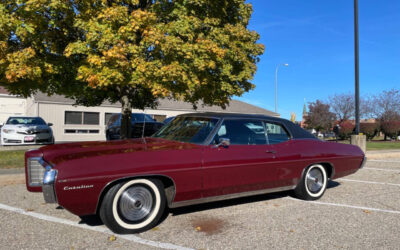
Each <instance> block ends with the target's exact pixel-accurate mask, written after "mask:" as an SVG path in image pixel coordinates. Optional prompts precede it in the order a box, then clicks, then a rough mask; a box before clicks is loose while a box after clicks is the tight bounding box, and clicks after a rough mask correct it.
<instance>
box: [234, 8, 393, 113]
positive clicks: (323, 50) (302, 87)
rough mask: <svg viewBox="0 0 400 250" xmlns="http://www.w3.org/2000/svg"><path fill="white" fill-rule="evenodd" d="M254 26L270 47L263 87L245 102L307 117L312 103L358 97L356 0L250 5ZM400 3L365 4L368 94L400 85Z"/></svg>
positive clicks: (260, 79) (362, 22)
mask: <svg viewBox="0 0 400 250" xmlns="http://www.w3.org/2000/svg"><path fill="white" fill-rule="evenodd" d="M248 2H250V3H251V4H252V5H253V10H254V11H253V15H252V19H251V22H250V26H249V29H251V30H255V31H257V32H258V33H259V34H260V36H261V39H260V41H259V42H260V43H262V44H264V45H265V47H266V49H265V53H264V55H263V56H262V57H261V60H260V62H259V63H258V71H257V73H256V75H255V78H254V80H253V83H254V84H255V85H256V88H255V89H254V90H252V91H250V92H249V93H246V94H244V95H243V96H242V97H236V98H234V99H238V100H242V101H245V102H248V103H251V104H254V105H257V106H260V107H263V108H266V109H269V110H272V111H273V110H274V109H275V92H274V91H275V68H276V66H277V65H278V64H280V63H288V64H289V67H280V68H279V72H278V113H280V114H281V116H282V117H284V118H290V113H291V112H295V113H296V115H297V120H301V116H302V110H303V104H304V98H305V99H306V102H313V101H315V100H317V99H319V100H322V101H327V100H328V97H329V96H331V95H333V94H335V93H337V94H339V93H350V92H351V93H354V23H353V22H354V21H353V20H354V19H353V1H352V0H335V1H333V0H330V1H326V0H323V1H321V0H318V1H317V0H307V1H299V0H280V1H266V0H249V1H248ZM399 13H400V1H398V0H385V1H377V0H360V1H359V38H360V94H361V95H373V94H376V93H379V92H381V91H382V90H389V89H392V88H400V18H399V17H400V14H399Z"/></svg>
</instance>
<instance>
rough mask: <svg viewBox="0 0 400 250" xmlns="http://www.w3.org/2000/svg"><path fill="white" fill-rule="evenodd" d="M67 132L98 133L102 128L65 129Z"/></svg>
mask: <svg viewBox="0 0 400 250" xmlns="http://www.w3.org/2000/svg"><path fill="white" fill-rule="evenodd" d="M64 133H65V134H98V133H100V130H98V129H65V130H64Z"/></svg>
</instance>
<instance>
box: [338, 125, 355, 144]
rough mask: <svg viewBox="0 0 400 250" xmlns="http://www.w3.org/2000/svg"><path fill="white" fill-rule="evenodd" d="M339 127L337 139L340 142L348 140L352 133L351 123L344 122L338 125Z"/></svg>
mask: <svg viewBox="0 0 400 250" xmlns="http://www.w3.org/2000/svg"><path fill="white" fill-rule="evenodd" d="M339 126H340V128H339V138H340V139H342V140H346V139H349V137H350V135H351V134H352V133H353V131H354V128H355V125H354V124H353V123H352V122H349V121H344V122H342V123H340V124H339Z"/></svg>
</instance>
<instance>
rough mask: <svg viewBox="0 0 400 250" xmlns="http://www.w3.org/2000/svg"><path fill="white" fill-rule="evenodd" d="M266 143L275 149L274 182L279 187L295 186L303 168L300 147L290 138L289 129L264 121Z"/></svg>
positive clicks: (276, 123)
mask: <svg viewBox="0 0 400 250" xmlns="http://www.w3.org/2000/svg"><path fill="white" fill-rule="evenodd" d="M265 129H266V134H267V141H268V144H270V145H271V146H273V148H274V151H275V167H274V168H275V171H276V181H275V183H276V184H277V185H278V186H281V187H290V186H292V187H293V186H295V185H296V184H297V182H298V181H299V178H300V177H301V174H302V170H303V169H304V161H303V160H302V158H301V150H302V147H301V146H299V144H298V143H296V140H292V139H291V135H290V133H289V130H288V129H287V128H286V127H285V126H284V125H283V124H281V123H279V122H272V121H265Z"/></svg>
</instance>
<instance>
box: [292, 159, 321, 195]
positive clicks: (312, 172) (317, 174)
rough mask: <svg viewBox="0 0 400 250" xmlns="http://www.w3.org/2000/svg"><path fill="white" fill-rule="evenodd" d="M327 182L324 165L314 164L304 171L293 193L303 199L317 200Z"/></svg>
mask: <svg viewBox="0 0 400 250" xmlns="http://www.w3.org/2000/svg"><path fill="white" fill-rule="evenodd" d="M327 183H328V178H327V174H326V169H325V168H324V166H322V165H321V164H314V165H311V166H309V167H308V168H307V169H306V170H305V171H304V175H303V176H302V179H301V180H300V182H299V183H298V184H297V187H296V188H295V190H294V193H295V195H296V196H297V197H298V198H300V199H303V200H317V199H319V198H321V197H322V195H323V194H324V192H325V190H326V185H327Z"/></svg>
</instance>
